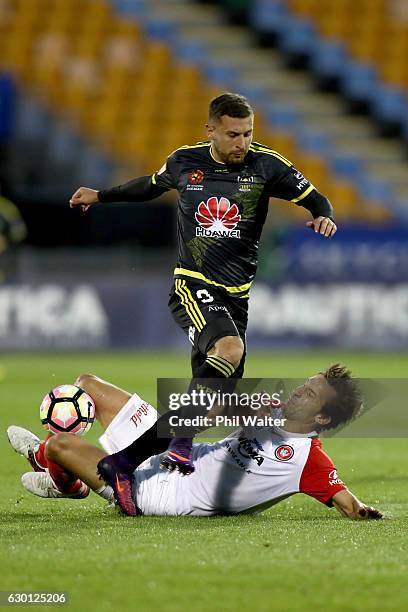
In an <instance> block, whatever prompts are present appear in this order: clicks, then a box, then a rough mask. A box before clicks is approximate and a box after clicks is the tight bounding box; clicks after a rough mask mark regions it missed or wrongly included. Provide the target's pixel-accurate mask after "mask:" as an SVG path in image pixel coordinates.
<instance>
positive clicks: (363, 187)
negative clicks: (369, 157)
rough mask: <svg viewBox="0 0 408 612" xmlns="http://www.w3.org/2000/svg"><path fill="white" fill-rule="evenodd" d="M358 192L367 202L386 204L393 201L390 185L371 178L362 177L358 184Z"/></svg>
mask: <svg viewBox="0 0 408 612" xmlns="http://www.w3.org/2000/svg"><path fill="white" fill-rule="evenodd" d="M358 190H359V192H360V193H361V195H362V196H363V197H364V198H365V199H366V200H368V201H370V200H371V201H372V200H374V201H375V202H382V203H386V202H393V200H394V197H393V191H392V187H391V185H390V184H389V183H387V182H386V181H380V180H376V179H373V177H372V176H367V175H366V176H365V177H363V178H362V179H361V180H360V181H359V183H358Z"/></svg>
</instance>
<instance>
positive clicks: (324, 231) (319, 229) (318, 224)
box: [306, 217, 337, 238]
mask: <svg viewBox="0 0 408 612" xmlns="http://www.w3.org/2000/svg"><path fill="white" fill-rule="evenodd" d="M306 227H310V229H312V230H314V231H315V232H316V234H321V235H322V236H324V237H325V238H332V237H333V236H334V234H335V233H336V232H337V225H336V224H335V223H334V221H332V220H331V219H329V217H317V218H316V219H313V221H308V222H307V223H306Z"/></svg>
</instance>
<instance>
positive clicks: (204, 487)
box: [134, 427, 346, 516]
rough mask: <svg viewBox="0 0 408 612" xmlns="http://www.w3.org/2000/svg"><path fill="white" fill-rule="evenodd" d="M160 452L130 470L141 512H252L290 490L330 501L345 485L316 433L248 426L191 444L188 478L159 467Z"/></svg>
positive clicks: (159, 513) (199, 513)
mask: <svg viewBox="0 0 408 612" xmlns="http://www.w3.org/2000/svg"><path fill="white" fill-rule="evenodd" d="M160 457H161V456H160V455H156V456H154V457H151V458H150V459H148V460H147V461H145V462H144V463H143V464H142V465H141V466H139V467H138V469H137V470H136V471H135V480H134V494H135V501H136V505H137V506H138V507H139V508H140V509H141V511H142V512H143V513H144V514H146V515H193V516H210V515H214V514H236V513H239V512H256V511H260V510H263V509H265V508H268V507H269V506H272V505H273V504H276V503H277V502H279V501H281V500H282V499H284V498H286V497H288V496H290V495H293V494H294V493H306V494H307V495H310V496H312V497H314V498H315V499H317V500H318V501H320V502H322V503H325V504H328V505H331V499H332V497H333V495H334V494H335V493H337V492H338V491H342V490H343V489H346V486H345V485H344V483H343V482H342V481H341V480H340V479H339V478H338V476H337V472H336V468H335V466H334V465H333V462H332V461H331V459H330V458H329V457H328V456H327V455H326V453H325V452H324V451H323V450H322V447H321V442H320V440H319V439H318V438H317V434H316V432H312V433H310V434H293V433H289V432H286V431H284V430H282V429H279V428H276V427H273V428H269V427H263V428H257V427H248V428H245V429H241V430H239V431H237V432H235V433H233V434H231V435H230V436H228V437H227V438H224V440H221V441H220V442H214V443H212V444H207V443H204V444H196V445H194V450H193V458H194V465H195V472H194V473H193V474H191V475H190V476H188V477H181V476H180V475H179V474H178V473H168V472H164V471H163V470H161V469H160V465H159V464H160Z"/></svg>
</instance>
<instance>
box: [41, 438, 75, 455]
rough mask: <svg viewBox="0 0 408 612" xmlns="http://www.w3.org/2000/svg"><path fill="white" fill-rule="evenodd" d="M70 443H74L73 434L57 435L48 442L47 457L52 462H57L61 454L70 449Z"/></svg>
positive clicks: (46, 446) (46, 447)
mask: <svg viewBox="0 0 408 612" xmlns="http://www.w3.org/2000/svg"><path fill="white" fill-rule="evenodd" d="M70 442H72V434H69V433H65V432H61V433H58V434H55V435H54V436H52V437H51V438H49V439H48V440H47V444H46V445H45V456H46V457H47V459H51V461H53V460H54V461H55V460H56V459H58V457H60V456H61V454H62V453H63V452H64V451H66V450H67V449H69V446H70Z"/></svg>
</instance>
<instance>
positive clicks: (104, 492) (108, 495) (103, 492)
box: [94, 485, 114, 503]
mask: <svg viewBox="0 0 408 612" xmlns="http://www.w3.org/2000/svg"><path fill="white" fill-rule="evenodd" d="M94 491H95V493H97V494H98V495H100V497H103V499H106V501H108V502H109V503H112V502H113V501H114V497H113V489H112V487H109V486H107V485H103V486H102V487H99V489H94Z"/></svg>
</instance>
